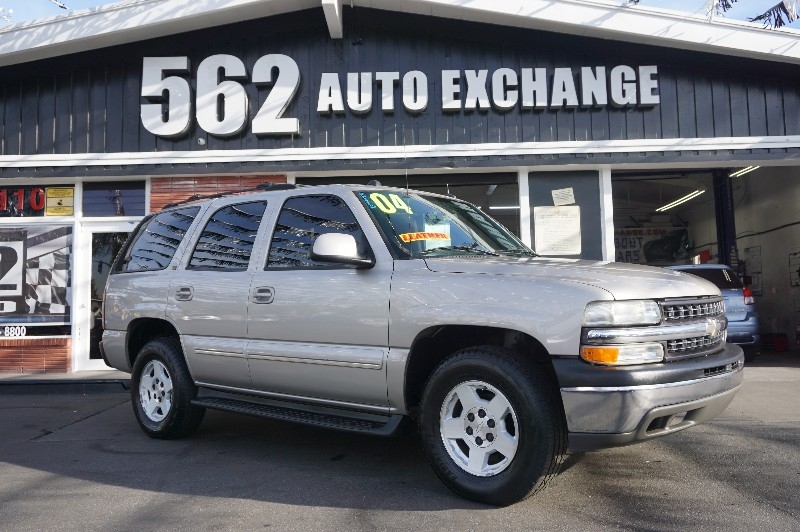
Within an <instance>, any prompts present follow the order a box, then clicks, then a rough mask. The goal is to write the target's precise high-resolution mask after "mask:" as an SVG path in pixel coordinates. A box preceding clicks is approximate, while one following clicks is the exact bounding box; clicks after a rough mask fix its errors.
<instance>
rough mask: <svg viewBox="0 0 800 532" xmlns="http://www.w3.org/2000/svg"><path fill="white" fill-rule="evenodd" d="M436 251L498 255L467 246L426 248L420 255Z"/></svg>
mask: <svg viewBox="0 0 800 532" xmlns="http://www.w3.org/2000/svg"><path fill="white" fill-rule="evenodd" d="M437 251H466V252H468V253H476V254H479V255H491V256H492V257H499V256H500V255H498V254H497V253H495V252H494V251H489V250H486V249H481V248H473V247H469V246H440V247H438V248H432V249H426V250H425V251H421V252H420V255H429V254H431V253H436V252H437Z"/></svg>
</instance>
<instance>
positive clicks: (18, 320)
mask: <svg viewBox="0 0 800 532" xmlns="http://www.w3.org/2000/svg"><path fill="white" fill-rule="evenodd" d="M71 263H72V227H71V226H59V225H50V224H37V225H25V226H16V227H2V228H0V336H3V337H17V336H40V335H58V334H69V324H70V312H71V302H72V287H71V277H72V276H71Z"/></svg>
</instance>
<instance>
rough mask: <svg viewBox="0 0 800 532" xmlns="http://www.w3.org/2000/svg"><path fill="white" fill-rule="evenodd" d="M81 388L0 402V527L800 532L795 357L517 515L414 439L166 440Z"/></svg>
mask: <svg viewBox="0 0 800 532" xmlns="http://www.w3.org/2000/svg"><path fill="white" fill-rule="evenodd" d="M0 387H2V383H0ZM120 388H121V387H120ZM82 390H83V391H81V392H77V393H76V392H75V391H72V392H70V391H67V392H64V391H63V390H62V391H61V392H59V393H35V392H36V390H35V389H34V390H32V391H31V392H29V393H0V428H1V429H2V430H1V431H0V434H2V437H0V480H1V482H0V530H14V531H17V530H36V531H39V530H104V531H106V530H133V529H138V530H155V529H164V530H193V531H198V530H211V529H214V530H258V529H269V530H298V531H299V530H302V531H310V530H337V531H341V530H459V531H486V530H576V531H577V530H580V531H585V530H620V529H636V530H676V529H681V530H726V531H727V530H766V529H769V530H800V409H799V408H798V406H797V405H798V396H800V355H798V354H796V353H773V354H769V353H768V354H764V355H763V356H762V357H761V358H760V359H759V360H757V361H756V362H755V363H753V364H750V365H747V366H746V367H745V382H744V384H743V386H742V389H741V391H740V393H739V394H738V396H737V397H736V399H735V400H734V402H733V403H732V404H731V405H730V406H729V407H728V409H727V410H726V411H725V412H724V413H723V414H722V415H721V416H720V417H718V418H717V419H715V420H713V421H712V422H709V423H706V424H704V425H700V426H698V427H694V428H692V429H690V430H686V431H682V432H680V433H677V434H674V435H672V436H669V437H666V438H661V439H657V440H654V441H652V442H648V443H645V444H640V445H635V446H631V447H623V448H618V449H610V450H605V451H600V452H595V453H586V454H581V455H570V456H569V457H568V459H567V463H566V466H565V470H564V471H563V473H562V474H561V475H560V476H559V477H558V478H556V479H555V481H554V482H553V483H552V484H551V485H550V486H548V487H547V489H545V490H544V491H543V492H541V493H540V494H538V495H536V496H534V497H533V498H531V499H528V500H527V501H524V502H522V503H519V504H516V505H514V506H511V507H508V508H493V507H487V506H483V505H480V504H475V503H472V502H469V501H465V500H463V499H461V498H459V497H457V496H455V495H453V494H451V493H450V492H449V491H448V490H447V489H446V488H444V486H443V485H442V484H441V483H440V482H439V481H438V479H437V478H436V476H435V475H434V474H433V472H432V470H431V469H430V468H429V467H428V465H427V463H426V462H425V458H424V455H423V453H422V451H421V448H420V442H419V440H418V438H417V437H416V435H415V434H414V433H413V432H409V433H407V434H404V435H403V436H401V437H399V438H391V439H382V438H375V437H368V436H360V435H353V434H345V433H338V432H331V431H325V430H320V429H315V428H311V427H304V426H298V425H291V424H287V423H278V422H272V421H265V420H260V419H255V418H248V417H243V416H237V415H231V414H222V413H218V412H211V411H209V412H208V414H207V416H206V419H205V421H204V422H203V424H202V425H201V427H200V429H199V430H198V432H197V433H196V434H195V435H194V436H193V437H191V438H188V439H185V440H179V441H159V440H153V439H150V438H148V437H147V436H146V435H145V434H144V433H143V432H142V431H141V430H140V429H139V427H138V425H137V424H136V421H135V419H134V417H133V414H132V412H131V404H130V397H129V395H128V394H127V393H126V392H123V391H122V390H119V391H112V392H109V391H107V390H103V389H102V388H96V391H91V390H92V387H89V388H82ZM115 390H116V388H115Z"/></svg>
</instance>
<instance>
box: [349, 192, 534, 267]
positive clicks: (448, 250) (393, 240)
mask: <svg viewBox="0 0 800 532" xmlns="http://www.w3.org/2000/svg"><path fill="white" fill-rule="evenodd" d="M356 195H357V197H358V198H359V200H360V201H361V202H362V203H363V204H364V205H365V206H366V207H367V209H369V212H370V213H372V216H373V217H374V218H375V221H376V222H377V224H378V226H379V227H380V228H381V230H382V231H383V233H384V235H385V236H386V239H387V241H388V243H389V244H390V245H391V246H392V248H393V249H394V250H395V252H396V253H397V255H398V256H400V257H404V258H421V257H446V256H453V255H498V254H508V255H530V256H533V255H534V253H533V251H531V250H530V248H528V247H526V246H525V244H523V243H522V242H521V241H520V240H519V239H518V238H517V237H516V236H514V235H513V234H512V233H511V232H510V231H509V230H508V229H506V228H505V227H503V226H502V225H500V224H499V223H498V222H496V221H495V220H493V219H492V218H490V217H489V216H487V215H486V214H484V213H483V212H482V211H481V210H480V209H478V208H477V207H475V206H474V205H472V204H470V203H466V202H464V201H459V200H456V199H450V198H444V197H440V196H428V195H423V194H417V193H414V192H406V191H402V190H395V189H376V190H367V191H359V192H357V193H356Z"/></svg>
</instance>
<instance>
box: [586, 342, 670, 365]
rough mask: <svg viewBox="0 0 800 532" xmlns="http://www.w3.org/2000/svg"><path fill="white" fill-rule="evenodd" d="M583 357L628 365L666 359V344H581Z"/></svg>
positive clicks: (588, 359)
mask: <svg viewBox="0 0 800 532" xmlns="http://www.w3.org/2000/svg"><path fill="white" fill-rule="evenodd" d="M581 358H582V359H584V360H585V361H587V362H591V363H592V364H608V365H615V366H626V365H631V364H650V363H653V362H661V361H662V360H664V346H662V345H661V344H659V343H641V344H625V345H604V346H599V345H598V346H593V345H584V346H581Z"/></svg>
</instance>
